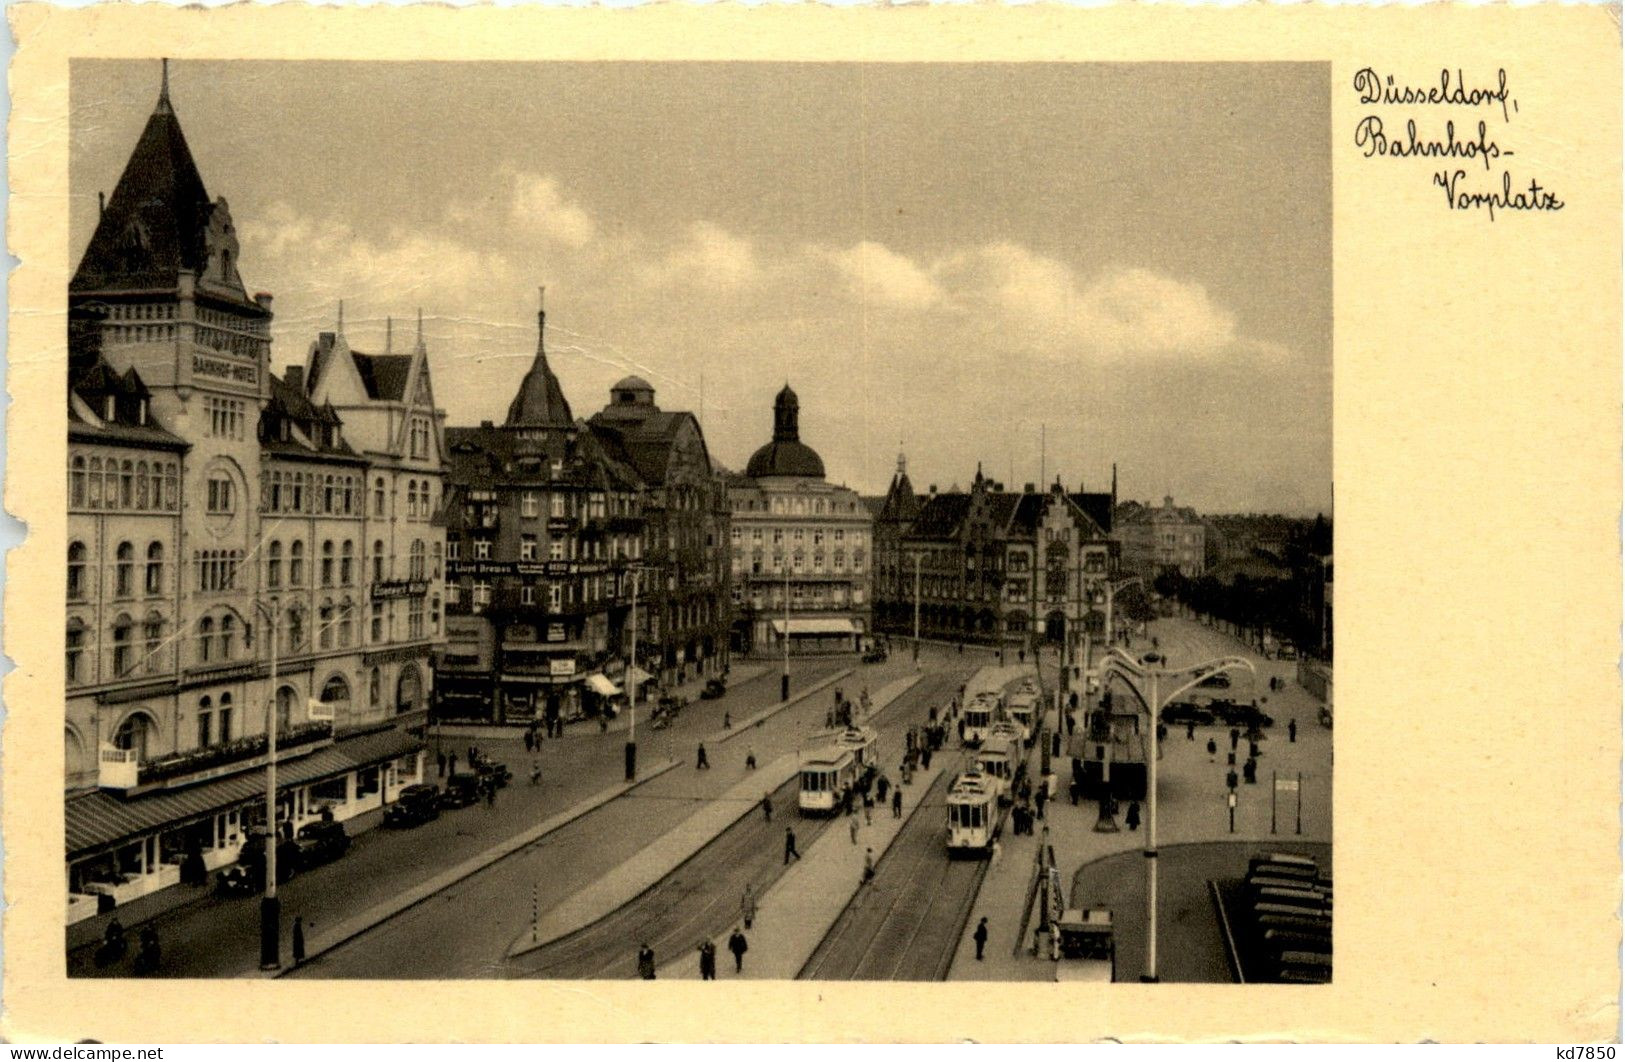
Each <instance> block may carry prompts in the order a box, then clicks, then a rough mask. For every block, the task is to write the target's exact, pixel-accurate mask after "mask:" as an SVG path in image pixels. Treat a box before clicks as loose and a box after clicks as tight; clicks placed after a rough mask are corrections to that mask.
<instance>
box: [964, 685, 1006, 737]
mask: <svg viewBox="0 0 1625 1062" xmlns="http://www.w3.org/2000/svg"><path fill="white" fill-rule="evenodd" d="M1002 707H1003V705H1002V704H1001V702H1000V698H999V695H998V694H997V693H978V694H977V695H976V696H975V697H973V698H971V699H970V701H969V703H967V704H966V705H965V710H964V712H963V713H962V714H961V715H960V718H961V719H962V720H964V723H965V744H966V745H969V746H970V747H971V748H975V747H977V746H978V745H980V744H981V743H982V742H983V741H985V740H987V733H988V730H989V729H991V728H992V726H993V721H994V719H996V718H997V717H998V714H999V712H1000V710H1001V709H1002Z"/></svg>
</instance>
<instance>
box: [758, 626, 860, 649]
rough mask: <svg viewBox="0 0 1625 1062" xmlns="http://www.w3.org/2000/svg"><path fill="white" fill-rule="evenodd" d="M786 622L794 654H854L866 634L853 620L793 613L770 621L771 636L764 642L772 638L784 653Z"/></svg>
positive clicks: (771, 641) (773, 643) (771, 640)
mask: <svg viewBox="0 0 1625 1062" xmlns="http://www.w3.org/2000/svg"><path fill="white" fill-rule="evenodd" d="M786 624H788V626H789V632H790V653H791V655H792V656H795V655H813V654H818V653H855V652H857V651H858V648H859V640H860V639H861V638H862V637H863V627H862V625H861V624H859V623H857V622H855V621H853V620H850V619H835V618H822V617H820V618H816V619H815V618H810V617H809V618H803V617H795V616H792V617H791V618H790V619H789V620H783V619H775V620H769V621H768V622H767V627H768V630H769V631H770V633H771V639H768V638H764V639H763V642H764V643H768V642H769V641H770V643H771V644H772V645H774V646H775V647H776V650H777V651H778V652H781V653H782V652H783V651H784V637H785V627H786Z"/></svg>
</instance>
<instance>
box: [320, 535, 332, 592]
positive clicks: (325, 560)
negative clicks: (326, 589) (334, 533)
mask: <svg viewBox="0 0 1625 1062" xmlns="http://www.w3.org/2000/svg"><path fill="white" fill-rule="evenodd" d="M322 585H323V586H332V585H333V540H332V539H328V540H327V541H326V542H323V543H322Z"/></svg>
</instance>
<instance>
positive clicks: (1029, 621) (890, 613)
mask: <svg viewBox="0 0 1625 1062" xmlns="http://www.w3.org/2000/svg"><path fill="white" fill-rule="evenodd" d="M1111 501H1112V496H1111V495H1110V494H1102V493H1090V492H1087V491H1081V490H1080V491H1078V492H1068V491H1067V490H1065V489H1064V488H1063V487H1062V486H1061V484H1060V483H1059V481H1057V482H1056V483H1055V484H1053V485H1051V487H1050V488H1049V489H1048V490H1045V491H1038V490H1036V489H1035V488H1034V485H1033V484H1030V483H1029V484H1027V485H1026V486H1025V487H1024V488H1023V489H1022V490H1021V491H1019V492H1016V491H1006V490H1005V489H1004V485H1003V484H1002V483H996V482H993V481H992V480H989V479H988V478H987V477H986V476H984V475H983V474H982V470H981V469H980V468H978V469H977V470H976V477H975V479H974V480H973V481H972V483H971V489H970V490H969V491H951V492H948V493H938V492H937V491H936V488H935V487H934V486H933V487H931V488H929V489H928V490H927V492H926V494H925V495H924V496H916V495H915V494H914V493H913V485H912V484H911V483H910V482H909V480H908V475H907V473H906V471H905V468H904V465H903V462H902V461H899V467H898V472H897V474H896V475H895V476H894V477H893V479H892V484H891V489H890V491H889V492H888V493H887V496H886V500H885V502H884V503H883V505H882V509H881V515H880V516H879V517H877V518H876V529H875V540H876V545H877V549H879V550H881V553H880V555H879V556H878V557H877V559H876V564H877V566H878V567H877V576H876V580H877V581H876V600H875V622H876V625H877V628H878V629H879V630H882V631H885V632H887V633H890V634H894V635H902V636H911V635H912V634H913V633H914V630H915V626H916V618H917V621H918V629H919V632H920V635H921V637H924V638H934V639H942V640H946V641H953V642H975V643H984V644H1007V645H1010V646H1012V647H1017V646H1024V645H1027V644H1029V643H1030V642H1032V641H1033V640H1034V639H1036V638H1038V637H1042V638H1044V639H1045V640H1049V641H1054V642H1062V641H1064V640H1065V639H1066V637H1067V632H1069V631H1088V632H1089V633H1091V634H1092V635H1093V636H1095V637H1096V638H1102V637H1103V636H1104V632H1105V629H1106V615H1105V613H1106V595H1107V591H1106V584H1107V581H1108V580H1109V579H1110V578H1111V576H1112V575H1113V574H1114V573H1115V572H1116V569H1117V561H1116V556H1117V549H1116V544H1115V543H1114V542H1112V540H1111V538H1110V536H1109V528H1110V527H1111V522H1110V521H1111V510H1112V505H1111Z"/></svg>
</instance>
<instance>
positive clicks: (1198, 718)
mask: <svg viewBox="0 0 1625 1062" xmlns="http://www.w3.org/2000/svg"><path fill="white" fill-rule="evenodd" d="M1162 721H1163V723H1165V724H1166V725H1168V726H1185V725H1187V724H1189V723H1195V724H1196V725H1197V726H1210V725H1212V723H1213V721H1214V715H1213V711H1212V709H1210V708H1208V707H1206V706H1204V705H1200V704H1195V703H1192V702H1191V701H1174V702H1173V703H1172V704H1170V705H1168V706H1167V707H1165V708H1163V710H1162Z"/></svg>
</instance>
